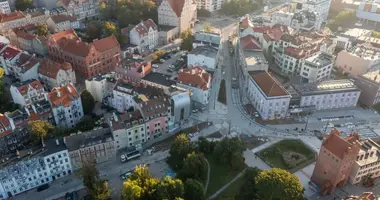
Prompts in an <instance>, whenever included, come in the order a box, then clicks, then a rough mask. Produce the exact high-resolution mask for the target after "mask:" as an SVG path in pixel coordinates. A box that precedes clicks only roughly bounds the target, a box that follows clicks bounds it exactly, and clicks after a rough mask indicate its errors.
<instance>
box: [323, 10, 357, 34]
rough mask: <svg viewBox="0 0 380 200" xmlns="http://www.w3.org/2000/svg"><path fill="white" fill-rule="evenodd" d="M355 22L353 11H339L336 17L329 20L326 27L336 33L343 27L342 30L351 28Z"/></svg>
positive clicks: (354, 12)
mask: <svg viewBox="0 0 380 200" xmlns="http://www.w3.org/2000/svg"><path fill="white" fill-rule="evenodd" d="M355 21H356V11H355V10H347V11H341V12H339V13H338V15H337V16H336V17H334V18H333V19H331V20H329V22H328V23H327V27H329V28H330V29H331V31H337V30H338V28H339V27H343V28H350V27H352V26H353V25H354V23H355Z"/></svg>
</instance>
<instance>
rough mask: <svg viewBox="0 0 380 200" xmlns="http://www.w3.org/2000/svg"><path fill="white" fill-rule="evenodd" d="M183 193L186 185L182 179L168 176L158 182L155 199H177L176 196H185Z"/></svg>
mask: <svg viewBox="0 0 380 200" xmlns="http://www.w3.org/2000/svg"><path fill="white" fill-rule="evenodd" d="M183 194H184V186H183V183H182V181H181V180H179V179H173V178H171V177H170V176H166V177H165V178H163V179H161V180H160V181H159V182H158V184H157V189H156V191H155V195H154V199H157V200H160V199H175V198H176V197H183Z"/></svg>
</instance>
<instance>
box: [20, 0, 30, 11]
mask: <svg viewBox="0 0 380 200" xmlns="http://www.w3.org/2000/svg"><path fill="white" fill-rule="evenodd" d="M15 7H16V10H21V11H24V10H27V9H32V8H34V5H33V1H32V0H16V2H15Z"/></svg>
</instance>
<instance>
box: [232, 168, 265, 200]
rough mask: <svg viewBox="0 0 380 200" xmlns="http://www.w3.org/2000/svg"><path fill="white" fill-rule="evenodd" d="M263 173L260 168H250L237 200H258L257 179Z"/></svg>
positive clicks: (245, 174)
mask: <svg viewBox="0 0 380 200" xmlns="http://www.w3.org/2000/svg"><path fill="white" fill-rule="evenodd" d="M260 172H261V170H260V169H258V168H256V167H255V168H253V167H249V168H248V169H247V170H245V173H244V183H243V185H242V187H241V188H240V191H239V193H238V194H237V195H236V197H235V199H236V200H245V199H257V196H256V193H257V189H256V184H255V180H256V177H257V176H258V175H259V173H260Z"/></svg>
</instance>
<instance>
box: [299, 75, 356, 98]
mask: <svg viewBox="0 0 380 200" xmlns="http://www.w3.org/2000/svg"><path fill="white" fill-rule="evenodd" d="M292 86H293V88H294V89H295V90H296V91H297V92H298V93H299V94H300V96H310V95H319V94H329V93H341V92H354V91H361V90H360V89H359V88H357V87H356V85H355V84H354V83H353V82H352V81H350V80H348V79H342V80H330V81H323V82H321V83H307V84H302V85H295V84H294V85H292Z"/></svg>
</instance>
